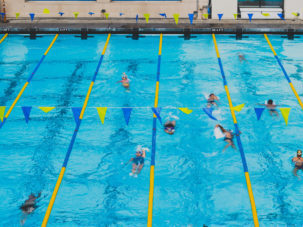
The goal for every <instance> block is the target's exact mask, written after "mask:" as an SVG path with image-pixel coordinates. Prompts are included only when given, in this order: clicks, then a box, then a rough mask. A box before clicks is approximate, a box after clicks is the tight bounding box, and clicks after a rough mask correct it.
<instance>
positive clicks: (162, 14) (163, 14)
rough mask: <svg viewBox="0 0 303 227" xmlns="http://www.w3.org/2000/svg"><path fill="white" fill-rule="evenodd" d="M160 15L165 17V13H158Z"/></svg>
mask: <svg viewBox="0 0 303 227" xmlns="http://www.w3.org/2000/svg"><path fill="white" fill-rule="evenodd" d="M159 15H160V16H161V17H164V18H167V16H166V13H159Z"/></svg>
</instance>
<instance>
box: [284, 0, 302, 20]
mask: <svg viewBox="0 0 303 227" xmlns="http://www.w3.org/2000/svg"><path fill="white" fill-rule="evenodd" d="M284 10H285V18H286V19H295V18H297V17H296V16H294V15H293V14H292V13H300V16H299V17H298V18H300V19H303V1H302V0H284Z"/></svg>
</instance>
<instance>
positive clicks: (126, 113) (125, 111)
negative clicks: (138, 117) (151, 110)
mask: <svg viewBox="0 0 303 227" xmlns="http://www.w3.org/2000/svg"><path fill="white" fill-rule="evenodd" d="M122 110H123V115H124V119H125V122H126V124H127V125H128V122H129V118H130V114H131V112H132V108H129V107H127V108H122Z"/></svg>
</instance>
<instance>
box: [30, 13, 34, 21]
mask: <svg viewBox="0 0 303 227" xmlns="http://www.w3.org/2000/svg"><path fill="white" fill-rule="evenodd" d="M29 16H30V17H31V21H33V20H34V17H35V14H34V13H30V14H29Z"/></svg>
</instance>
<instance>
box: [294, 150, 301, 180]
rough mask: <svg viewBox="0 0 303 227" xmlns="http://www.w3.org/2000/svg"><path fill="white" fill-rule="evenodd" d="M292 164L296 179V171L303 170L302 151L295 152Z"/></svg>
mask: <svg viewBox="0 0 303 227" xmlns="http://www.w3.org/2000/svg"><path fill="white" fill-rule="evenodd" d="M292 162H293V163H295V168H294V170H293V174H294V175H295V176H296V177H297V176H298V174H297V172H298V170H299V169H301V170H303V158H302V151H301V150H297V157H293V159H292Z"/></svg>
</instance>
